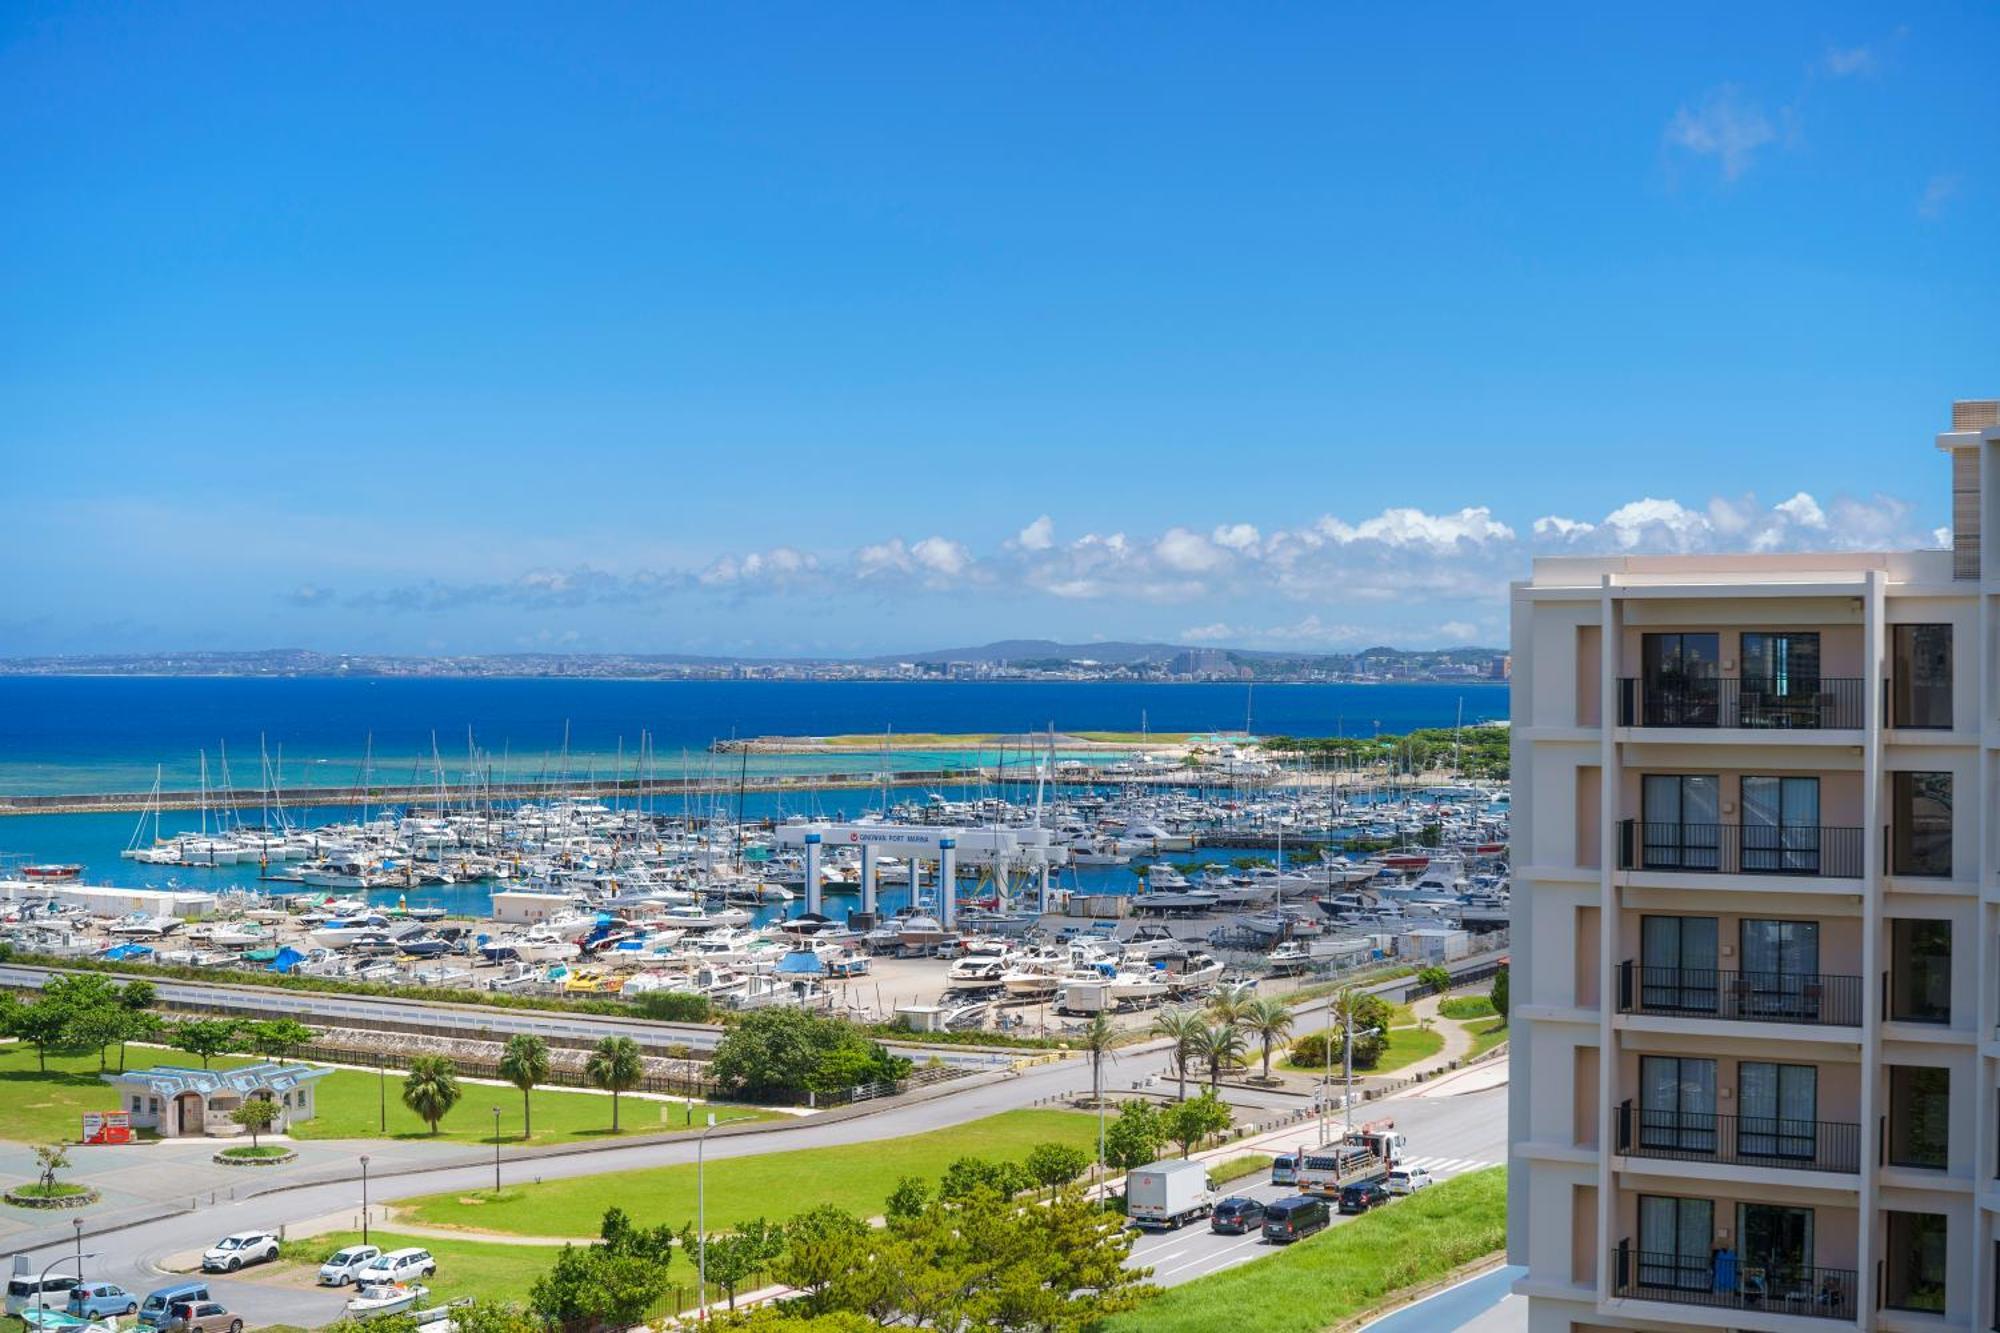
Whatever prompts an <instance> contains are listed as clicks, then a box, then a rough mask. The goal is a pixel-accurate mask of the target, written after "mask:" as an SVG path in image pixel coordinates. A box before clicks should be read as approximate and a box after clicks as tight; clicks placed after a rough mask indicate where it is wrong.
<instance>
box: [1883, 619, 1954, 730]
mask: <svg viewBox="0 0 2000 1333" xmlns="http://www.w3.org/2000/svg"><path fill="white" fill-rule="evenodd" d="M1890 634H1891V640H1892V644H1893V652H1894V660H1893V663H1892V665H1891V667H1890V672H1891V675H1890V683H1891V696H1890V717H1891V721H1890V725H1891V726H1897V727H1949V726H1950V725H1951V626H1949V625H1892V626H1890Z"/></svg>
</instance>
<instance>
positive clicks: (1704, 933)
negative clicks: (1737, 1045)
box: [1639, 916, 1720, 1014]
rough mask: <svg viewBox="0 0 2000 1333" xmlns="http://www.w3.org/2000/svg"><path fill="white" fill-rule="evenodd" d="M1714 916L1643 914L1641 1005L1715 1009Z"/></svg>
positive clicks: (1679, 1008) (1640, 976) (1656, 1007)
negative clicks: (1645, 915) (1644, 915)
mask: <svg viewBox="0 0 2000 1333" xmlns="http://www.w3.org/2000/svg"><path fill="white" fill-rule="evenodd" d="M1715 959H1716V942H1715V918H1714V917H1712V916H1649V917H1644V918H1642V919H1641V920H1640V922H1639V974H1640V975H1639V985H1640V1002H1641V1004H1642V1005H1643V1006H1644V1007H1645V1008H1647V1009H1677V1010H1684V1011H1689V1012H1693V1013H1709V1014H1712V1013H1714V1012H1715V1008H1716V995H1717V983H1718V981H1719V980H1720V978H1718V976H1717V975H1716V971H1715Z"/></svg>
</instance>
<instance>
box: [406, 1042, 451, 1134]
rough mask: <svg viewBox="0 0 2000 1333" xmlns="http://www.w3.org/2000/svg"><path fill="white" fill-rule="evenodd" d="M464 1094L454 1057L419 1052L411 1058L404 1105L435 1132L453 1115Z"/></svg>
mask: <svg viewBox="0 0 2000 1333" xmlns="http://www.w3.org/2000/svg"><path fill="white" fill-rule="evenodd" d="M461 1095H462V1090H461V1089H460V1088H459V1086H458V1066H457V1065H455V1064H453V1063H452V1062H451V1057H449V1056H445V1055H419V1056H416V1057H415V1058H413V1059H412V1060H411V1061H410V1072H409V1073H408V1074H406V1075H405V1076H404V1078H403V1105H405V1106H407V1107H409V1108H410V1109H411V1110H412V1111H415V1112H416V1113H417V1115H418V1116H419V1117H421V1118H422V1119H423V1121H424V1122H425V1123H426V1124H428V1125H429V1126H430V1127H431V1133H432V1134H436V1133H437V1132H438V1122H439V1121H440V1120H443V1119H444V1118H445V1117H446V1116H448V1115H450V1114H451V1108H452V1107H454V1106H456V1105H458V1099H459V1097H460V1096H461Z"/></svg>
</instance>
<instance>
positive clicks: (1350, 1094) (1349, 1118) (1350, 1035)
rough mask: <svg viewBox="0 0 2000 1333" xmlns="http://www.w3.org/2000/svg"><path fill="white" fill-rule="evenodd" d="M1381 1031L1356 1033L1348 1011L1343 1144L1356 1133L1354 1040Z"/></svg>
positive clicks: (1352, 1016) (1372, 1030) (1343, 1054)
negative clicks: (1350, 1135)
mask: <svg viewBox="0 0 2000 1333" xmlns="http://www.w3.org/2000/svg"><path fill="white" fill-rule="evenodd" d="M1381 1030H1382V1029H1381V1028H1369V1029H1368V1030H1367V1031H1365V1032H1356V1031H1355V1030H1354V1013H1353V1011H1352V1010H1351V1009H1350V1010H1349V1011H1348V1015H1347V1049H1346V1050H1345V1051H1344V1052H1342V1060H1341V1062H1342V1063H1343V1064H1345V1065H1346V1066H1347V1089H1346V1091H1345V1092H1343V1093H1342V1094H1341V1097H1340V1118H1341V1122H1342V1130H1341V1141H1342V1142H1346V1138H1347V1135H1349V1134H1352V1133H1353V1132H1354V1039H1355V1038H1356V1037H1372V1036H1374V1035H1375V1034H1376V1033H1378V1032H1380V1031H1381Z"/></svg>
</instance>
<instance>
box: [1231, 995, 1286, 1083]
mask: <svg viewBox="0 0 2000 1333" xmlns="http://www.w3.org/2000/svg"><path fill="white" fill-rule="evenodd" d="M1242 1021H1243V1026H1244V1027H1245V1028H1247V1029H1248V1030H1249V1032H1250V1034H1251V1035H1252V1036H1254V1037H1255V1038H1257V1043H1258V1045H1260V1046H1262V1047H1263V1048H1264V1078H1265V1081H1266V1082H1268V1081H1269V1080H1270V1077H1271V1049H1272V1048H1273V1047H1274V1046H1277V1045H1279V1044H1280V1043H1282V1042H1283V1041H1284V1040H1285V1038H1286V1037H1287V1036H1289V1035H1291V1031H1292V1021H1293V1020H1292V1010H1291V1006H1290V1005H1288V1004H1286V1003H1285V1002H1284V1001H1283V1000H1280V999H1277V998H1276V997H1275V996H1274V997H1272V998H1269V999H1263V1000H1252V1001H1251V1002H1250V1003H1249V1004H1248V1005H1246V1006H1245V1007H1244V1009H1243V1014H1242Z"/></svg>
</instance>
